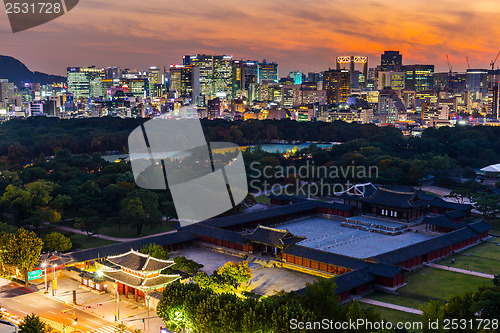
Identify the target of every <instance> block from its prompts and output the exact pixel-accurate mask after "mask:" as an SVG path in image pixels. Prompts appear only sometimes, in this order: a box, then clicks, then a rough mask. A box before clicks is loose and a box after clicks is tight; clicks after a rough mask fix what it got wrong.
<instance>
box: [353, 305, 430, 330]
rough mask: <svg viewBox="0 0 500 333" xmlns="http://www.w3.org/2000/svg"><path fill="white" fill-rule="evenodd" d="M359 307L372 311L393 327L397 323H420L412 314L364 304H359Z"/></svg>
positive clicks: (416, 316)
mask: <svg viewBox="0 0 500 333" xmlns="http://www.w3.org/2000/svg"><path fill="white" fill-rule="evenodd" d="M360 305H361V308H362V309H369V308H372V309H374V310H375V312H377V313H380V315H381V316H382V318H383V319H384V320H386V321H390V322H391V323H392V324H394V325H395V324H396V323H398V322H404V323H408V322H416V321H420V316H419V315H415V314H413V313H408V312H403V311H398V310H393V309H388V308H384V307H381V306H375V305H371V304H366V303H360Z"/></svg>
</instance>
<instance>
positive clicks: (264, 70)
mask: <svg viewBox="0 0 500 333" xmlns="http://www.w3.org/2000/svg"><path fill="white" fill-rule="evenodd" d="M264 80H272V81H274V82H278V64H277V63H276V62H270V61H269V60H266V59H264V60H262V62H259V63H258V64H257V83H262V81H264Z"/></svg>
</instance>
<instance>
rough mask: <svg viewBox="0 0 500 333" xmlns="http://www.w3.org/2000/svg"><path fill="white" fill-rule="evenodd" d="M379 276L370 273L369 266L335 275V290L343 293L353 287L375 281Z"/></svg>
mask: <svg viewBox="0 0 500 333" xmlns="http://www.w3.org/2000/svg"><path fill="white" fill-rule="evenodd" d="M376 279H377V277H376V276H375V275H373V274H371V273H370V269H369V268H368V267H363V268H361V269H357V270H355V271H351V272H348V273H345V274H342V275H339V276H337V277H335V292H336V293H342V292H344V291H348V290H351V289H353V288H356V287H359V286H362V285H364V284H366V283H370V282H373V281H375V280H376Z"/></svg>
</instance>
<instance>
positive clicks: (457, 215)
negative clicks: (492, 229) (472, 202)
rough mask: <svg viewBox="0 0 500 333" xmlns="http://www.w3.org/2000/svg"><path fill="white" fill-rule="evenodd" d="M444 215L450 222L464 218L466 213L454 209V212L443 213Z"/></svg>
mask: <svg viewBox="0 0 500 333" xmlns="http://www.w3.org/2000/svg"><path fill="white" fill-rule="evenodd" d="M444 215H446V216H447V217H449V218H450V219H452V220H455V219H459V218H462V217H466V216H467V211H465V210H463V209H455V210H452V211H449V212H446V213H444Z"/></svg>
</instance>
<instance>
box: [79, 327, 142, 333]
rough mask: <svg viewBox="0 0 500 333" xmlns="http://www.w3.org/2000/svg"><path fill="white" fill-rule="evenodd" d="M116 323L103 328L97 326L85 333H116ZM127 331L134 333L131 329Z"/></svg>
mask: <svg viewBox="0 0 500 333" xmlns="http://www.w3.org/2000/svg"><path fill="white" fill-rule="evenodd" d="M116 332H117V330H116V325H108V326H104V327H101V328H96V329H93V330H90V331H86V332H85V333H116ZM125 333H133V331H131V330H130V329H127V330H125Z"/></svg>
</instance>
